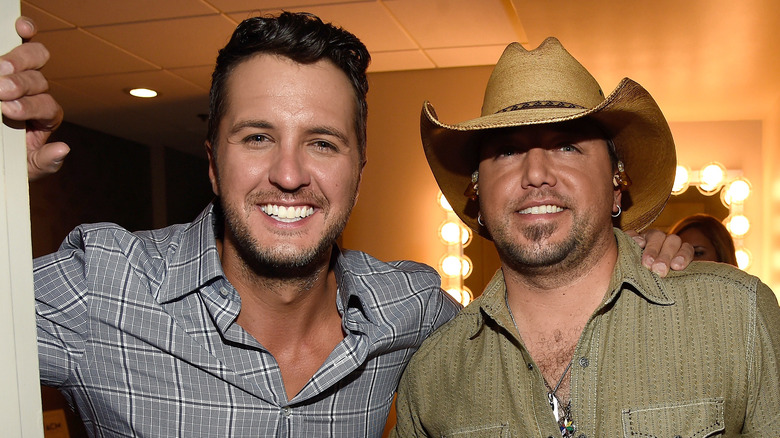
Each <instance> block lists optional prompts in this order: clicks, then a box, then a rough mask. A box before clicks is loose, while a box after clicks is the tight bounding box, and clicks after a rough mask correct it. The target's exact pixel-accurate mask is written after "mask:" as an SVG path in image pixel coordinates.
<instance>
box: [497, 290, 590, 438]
mask: <svg viewBox="0 0 780 438" xmlns="http://www.w3.org/2000/svg"><path fill="white" fill-rule="evenodd" d="M504 302H505V303H506V309H507V311H509V317H510V318H511V319H512V325H514V326H515V330H516V331H517V333H518V334H520V329H519V328H518V327H517V321H515V315H514V314H513V313H512V308H511V307H509V294H508V293H507V292H504ZM573 363H574V358H573V357H572V359H571V360H570V361H569V364H568V365H566V369H564V370H563V374H561V378H560V379H558V383H557V384H555V388H550V384H549V383H547V379H545V378H544V376H542V381H544V386H546V387H547V400H548V401H549V402H550V408H551V409H552V410H553V413H555V420H556V421H557V422H558V427H559V428H560V430H561V437H562V438H570V437H573V436H574V432H575V431H576V430H577V427H576V426H575V425H574V421H572V419H571V397H569V400H568V401H567V402H566V405H565V406H564V405H562V404H561V403H560V401H559V400H558V396H557V395H555V393H556V392H557V391H558V388H560V387H561V383H563V378H564V377H566V374H567V373H568V372H569V369H570V368H571V364H573ZM555 402H558V403H557V404H558V405H559V406H561V411H562V412H563V415H562V416H560V418H559V417H558V409H556V406H555V405H556V403H555Z"/></svg>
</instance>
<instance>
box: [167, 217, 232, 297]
mask: <svg viewBox="0 0 780 438" xmlns="http://www.w3.org/2000/svg"><path fill="white" fill-rule="evenodd" d="M215 225H216V212H215V211H214V204H213V202H212V203H210V204H209V205H208V206H207V207H206V209H205V210H203V211H202V212H201V213H200V215H198V217H197V218H196V219H195V220H194V221H192V222H191V223H189V224H184V225H173V226H171V227H169V228H166V229H163V230H157V231H156V232H157V233H164V232H166V231H167V232H168V233H169V235H170V236H169V237H167V239H168V250H167V253H166V254H165V261H166V265H167V266H166V268H167V271H168V273H167V278H166V280H165V284H164V286H163V287H162V288H161V289H160V292H159V294H158V297H157V300H158V301H159V302H161V303H165V302H169V301H173V300H176V299H178V298H180V297H182V296H184V295H186V294H188V293H191V292H193V291H195V290H197V289H199V288H200V287H202V286H203V285H205V284H207V283H210V282H212V281H213V280H214V279H216V278H223V277H224V273H223V271H222V263H221V262H220V259H219V253H218V251H217V244H216V237H215V231H214V228H215Z"/></svg>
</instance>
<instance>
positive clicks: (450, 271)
mask: <svg viewBox="0 0 780 438" xmlns="http://www.w3.org/2000/svg"><path fill="white" fill-rule="evenodd" d="M462 269H463V267H462V266H461V262H460V257H458V256H454V255H451V256H447V257H445V258H444V259H443V260H442V261H441V270H442V272H444V275H446V276H448V277H457V276H458V275H460V274H461V271H462Z"/></svg>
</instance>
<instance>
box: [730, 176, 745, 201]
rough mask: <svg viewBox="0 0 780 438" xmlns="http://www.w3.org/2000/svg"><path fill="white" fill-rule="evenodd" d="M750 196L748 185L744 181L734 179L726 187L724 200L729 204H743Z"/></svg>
mask: <svg viewBox="0 0 780 438" xmlns="http://www.w3.org/2000/svg"><path fill="white" fill-rule="evenodd" d="M748 196H750V184H748V182H747V181H745V180H744V179H735V180H734V181H732V182H731V184H729V186H728V190H727V192H726V200H727V202H728V203H729V204H731V203H732V202H736V203H740V202H744V201H745V199H747V197H748Z"/></svg>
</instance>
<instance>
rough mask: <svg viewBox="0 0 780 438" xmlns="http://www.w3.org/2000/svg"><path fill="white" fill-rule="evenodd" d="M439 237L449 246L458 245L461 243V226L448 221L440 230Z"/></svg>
mask: <svg viewBox="0 0 780 438" xmlns="http://www.w3.org/2000/svg"><path fill="white" fill-rule="evenodd" d="M439 235H440V236H441V238H442V240H443V241H444V243H446V244H447V245H457V244H458V243H459V242H460V241H461V229H460V225H458V224H456V223H455V222H452V221H447V222H445V223H444V224H442V226H441V228H439Z"/></svg>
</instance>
